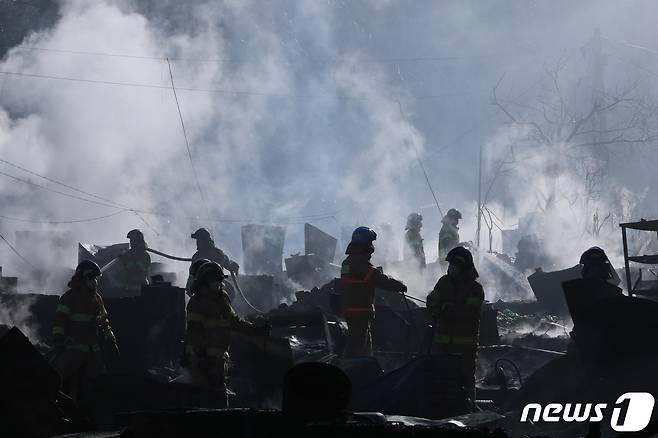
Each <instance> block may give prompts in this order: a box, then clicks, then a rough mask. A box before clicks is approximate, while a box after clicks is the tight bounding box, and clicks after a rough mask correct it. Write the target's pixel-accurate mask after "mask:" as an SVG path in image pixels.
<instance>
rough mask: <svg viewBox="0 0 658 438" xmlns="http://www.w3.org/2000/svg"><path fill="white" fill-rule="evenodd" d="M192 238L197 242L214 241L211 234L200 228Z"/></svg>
mask: <svg viewBox="0 0 658 438" xmlns="http://www.w3.org/2000/svg"><path fill="white" fill-rule="evenodd" d="M190 237H191V238H192V239H196V240H212V237H211V236H210V232H209V231H208V230H206V229H205V228H199V229H198V230H196V231H195V232H194V233H192V234H191V235H190Z"/></svg>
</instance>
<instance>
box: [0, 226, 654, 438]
mask: <svg viewBox="0 0 658 438" xmlns="http://www.w3.org/2000/svg"><path fill="white" fill-rule="evenodd" d="M252 231H253V230H252ZM257 231H258V232H259V233H260V234H259V235H261V238H263V239H265V237H267V236H269V237H267V239H265V240H268V239H270V240H271V241H272V242H273V243H272V245H270V246H268V245H260V246H257V245H255V243H254V242H251V243H249V242H247V243H244V242H243V246H245V248H247V249H246V250H245V253H246V254H249V255H250V256H251V257H253V258H254V260H249V261H247V260H245V268H247V267H248V269H245V270H246V271H247V272H246V273H242V274H239V275H237V276H235V274H234V273H232V274H233V280H234V282H232V289H231V290H227V289H221V290H226V294H227V296H230V297H231V298H230V303H231V305H232V306H233V307H232V308H235V310H236V312H237V314H236V316H235V317H236V318H238V319H239V318H240V317H239V316H237V315H242V316H243V317H244V320H242V319H240V321H243V322H240V324H244V327H247V328H249V330H244V331H236V332H235V333H232V334H231V337H230V361H226V362H225V366H226V372H225V374H224V375H223V376H224V377H225V380H224V381H223V382H222V384H223V385H225V387H226V388H227V392H226V394H227V395H226V397H227V398H226V400H223V399H222V398H221V397H218V392H217V389H216V388H214V387H212V386H207V387H203V386H199V385H197V384H195V376H194V374H193V370H192V369H191V368H190V367H189V365H188V361H189V337H188V333H187V330H189V322H190V319H191V318H192V316H191V310H190V307H189V304H188V305H187V312H186V303H187V302H189V301H190V300H191V299H190V298H189V297H188V295H189V292H190V290H189V289H188V290H186V289H184V288H180V287H177V286H175V285H174V283H173V281H175V280H176V278H175V276H174V275H173V274H169V273H167V272H166V266H164V265H158V266H157V267H156V268H157V271H156V273H155V275H153V276H151V278H150V280H149V281H148V282H146V283H145V284H141V285H140V287H139V292H138V293H135V292H134V288H128V289H126V290H125V291H124V292H122V288H121V287H119V286H118V285H121V284H124V283H125V281H126V280H125V278H122V274H121V273H120V272H114V273H113V274H110V275H108V276H107V277H106V276H105V275H103V278H104V280H103V281H104V282H107V283H106V284H107V287H108V288H109V289H111V290H113V292H112V293H111V294H109V295H105V296H103V302H104V307H105V309H106V311H107V316H108V318H109V321H111V325H112V330H113V335H114V337H115V339H116V344H117V345H118V346H119V348H120V356H119V357H116V358H113V359H112V360H110V359H108V360H107V362H106V365H107V369H106V372H104V373H100V374H99V375H97V376H94V378H93V379H90V380H87V381H84V384H83V385H81V386H80V387H79V388H78V391H77V393H76V394H75V396H74V397H73V398H72V397H71V396H70V395H69V394H66V393H65V392H64V391H63V390H62V388H63V387H62V378H61V377H60V375H59V374H58V373H57V371H56V370H55V369H54V368H53V366H52V363H53V360H54V359H55V358H56V357H55V356H56V355H57V354H61V353H58V351H60V352H61V350H57V349H51V348H50V347H53V344H52V337H51V333H52V327H53V326H56V321H55V319H54V315H55V314H56V311H59V312H61V311H62V310H61V306H62V303H61V301H60V300H59V297H58V296H57V295H46V294H22V293H17V291H16V290H15V287H14V288H9V289H7V290H4V289H3V292H2V293H0V304H1V305H2V308H3V309H9V310H11V309H14V311H15V312H18V309H21V311H22V313H24V314H25V315H27V317H26V318H24V319H22V320H21V321H20V324H19V323H18V321H17V323H16V324H15V325H16V326H15V327H7V326H1V327H0V355H1V356H2V357H3V358H7V359H8V360H5V361H3V362H2V364H0V375H1V376H2V377H3V378H4V379H3V381H5V382H6V384H5V385H4V386H3V388H4V393H3V395H5V397H3V399H2V402H1V403H2V405H1V406H0V416H1V417H2V419H3V422H4V424H6V428H5V429H3V431H4V430H7V431H10V432H13V433H12V434H10V435H11V436H39V437H40V436H53V435H56V434H64V433H86V434H87V435H84V436H94V435H93V434H94V433H98V434H99V435H97V436H125V437H139V436H212V435H211V434H209V431H212V430H215V429H217V428H219V427H220V425H221V428H222V430H227V431H231V434H234V435H236V436H245V437H251V436H254V437H255V436H281V435H283V434H286V435H288V436H296V435H299V436H301V435H304V436H306V435H308V434H309V433H315V434H320V435H322V436H355V435H357V434H358V435H359V436H361V435H363V434H372V435H373V436H375V435H376V436H389V435H390V436H393V435H395V436H407V435H408V436H424V435H425V434H427V435H428V436H429V435H431V434H432V433H436V431H438V430H440V432H441V433H442V434H444V435H445V436H452V435H455V436H473V437H489V436H491V437H493V436H506V434H509V435H510V436H516V435H519V434H530V435H542V434H543V435H551V434H564V433H566V432H565V430H561V429H558V428H557V426H555V425H552V424H547V423H543V422H540V423H520V422H519V421H518V420H519V416H520V412H521V411H522V410H523V408H524V406H525V405H527V404H528V403H549V402H551V401H554V400H561V401H568V402H573V403H595V402H599V401H609V402H610V403H614V401H615V399H616V397H618V396H619V394H622V393H625V392H629V391H634V390H636V391H645V392H646V391H654V390H655V391H658V379H656V378H654V377H652V376H654V375H655V373H654V372H653V368H652V367H653V364H655V363H656V360H658V348H657V347H656V343H655V333H657V332H658V322H656V321H657V320H656V318H655V315H656V314H658V303H656V302H655V301H652V300H649V299H647V298H640V297H637V296H633V295H631V296H629V295H626V294H624V292H623V291H622V289H620V288H619V287H618V286H617V285H618V284H620V280H619V276H618V275H617V273H616V271H614V269H612V267H611V265H610V264H609V261H607V257H605V253H603V252H602V250H600V249H594V248H593V249H591V250H588V251H586V252H585V253H584V254H583V258H582V259H581V260H580V263H579V264H578V265H576V266H574V267H573V268H569V269H566V270H561V271H553V272H544V271H542V270H541V269H537V270H536V271H535V272H533V273H532V274H530V275H529V276H527V280H526V284H523V282H522V281H521V280H520V275H521V274H520V271H518V270H515V269H516V268H515V267H514V262H513V261H512V260H506V259H505V258H504V257H500V256H497V255H493V254H482V255H481V257H480V258H479V260H480V263H481V264H482V266H483V267H484V269H487V272H488V273H491V272H494V273H497V275H498V278H496V279H495V282H496V284H497V285H498V286H497V287H499V288H501V287H502V288H505V287H507V288H510V289H513V290H515V291H517V290H518V289H519V288H521V289H525V290H526V292H527V293H530V294H532V295H533V296H532V297H531V298H527V299H523V300H516V301H514V300H513V301H504V300H498V301H496V302H492V303H490V302H484V303H482V305H481V306H480V307H478V309H479V310H478V312H479V315H478V318H479V319H478V321H479V329H478V332H477V339H476V340H475V344H474V348H477V362H476V366H475V371H474V376H473V378H474V381H475V394H474V396H473V395H471V394H470V393H469V391H468V385H469V382H468V376H466V379H465V375H464V362H463V356H462V355H460V354H452V353H446V351H437V350H436V345H435V343H436V342H437V341H436V339H437V330H436V325H437V321H436V318H435V316H434V315H435V313H433V312H434V311H435V310H434V309H435V308H436V303H430V304H429V305H428V306H427V307H426V306H424V305H422V304H423V303H424V301H425V300H424V299H425V297H426V296H427V295H428V292H429V291H408V290H406V287H405V288H404V289H402V288H401V287H400V291H398V292H395V291H392V292H391V291H386V290H383V289H380V288H378V287H374V288H373V290H374V295H373V305H372V308H368V310H369V311H372V312H373V313H374V315H376V316H375V317H374V319H373V320H372V325H371V326H370V328H369V330H370V333H369V335H368V336H369V337H370V338H369V339H371V341H370V342H371V345H370V347H369V348H371V349H372V350H371V354H368V355H355V356H354V355H353V356H350V355H347V354H345V351H346V346H347V345H348V342H350V336H352V335H351V334H350V330H351V329H353V327H352V328H350V324H353V323H354V320H353V319H350V318H353V317H352V316H351V314H350V313H349V311H350V308H346V306H345V303H344V301H343V297H344V290H345V289H344V287H345V284H346V282H345V280H344V278H345V269H346V268H345V266H343V268H342V271H341V269H340V267H339V266H337V265H334V257H335V252H336V246H337V241H336V239H333V238H330V237H331V236H326V235H324V233H323V232H322V231H320V230H318V229H315V228H313V227H310V226H308V227H306V228H305V231H306V237H307V253H306V254H304V255H296V256H293V257H291V258H289V259H286V266H287V267H288V268H289V270H290V272H287V271H283V270H282V267H283V263H281V260H283V257H282V251H283V244H282V239H283V237H282V234H281V230H278V229H267V228H266V227H258V228H257ZM248 234H249V235H253V234H251V233H248ZM264 236H265V237H264ZM131 247H132V246H131ZM131 247H126V246H120V245H115V246H111V247H106V248H100V247H95V246H92V245H81V246H80V253H81V260H90V259H91V260H94V259H95V260H97V261H99V262H100V263H99V264H104V265H105V266H107V265H112V261H113V260H114V259H116V258H117V257H121V254H123V252H122V251H126V250H128V249H129V248H131ZM349 251H350V250H349V249H348V252H349ZM601 254H603V255H601ZM597 257H598V258H597ZM602 257H605V259H603V258H602ZM277 259H278V260H279V261H280V262H279V264H277V263H276V262H275V260H277ZM592 260H594V262H592ZM599 262H600V263H599ZM204 263H206V265H205V266H209V265H208V264H207V263H212V262H204ZM597 263H598V264H597ZM487 265H488V266H489V268H486V266H487ZM592 266H594V268H592ZM601 266H604V267H605V269H607V270H604V271H601V270H599V269H600V267H601ZM426 269H431V267H430V266H429V264H428V267H427V268H426ZM236 270H237V269H236ZM277 270H278V271H277ZM376 270H377V269H376ZM108 272H111V271H108ZM203 272H204V271H203V270H201V271H199V273H198V274H195V275H197V278H196V281H199V280H198V279H199V278H202V277H203V275H204V274H203ZM377 272H379V273H380V274H381V275H383V273H382V272H383V271H382V270H377ZM372 275H375V273H373V274H372ZM381 278H384V277H381ZM386 278H388V277H386ZM388 280H391V279H390V278H389V279H388ZM388 280H386V281H388ZM223 281H224V282H226V283H227V284H230V283H229V279H228V278H224V279H223ZM10 283H11V282H10ZM13 284H14V285H15V282H14V283H13ZM189 284H190V283H189V282H188V286H189ZM347 284H349V283H347ZM387 284H395V283H394V282H392V280H391V282H389V283H387ZM306 285H308V286H309V287H305V286H306ZM505 285H506V286H505ZM197 293H198V292H197ZM527 293H526V295H524V296H527ZM512 295H514V296H516V294H512ZM77 318H81V316H78V317H77ZM260 328H263V329H262V330H261V329H260ZM265 332H266V333H267V335H266V336H263V335H262V333H265ZM439 333H440V332H439ZM28 337H29V339H28ZM366 347H367V346H366ZM101 354H105V352H103V351H101ZM471 374H473V373H471ZM227 405H228V406H230V407H231V408H227ZM36 418H38V419H39V421H35V419H36ZM587 431H588V426H587V425H583V424H581V423H578V424H574V425H572V426H570V428H569V429H568V431H567V432H568V433H572V432H573V433H583V434H584V433H587ZM89 434H91V435H89ZM79 436H82V435H79Z"/></svg>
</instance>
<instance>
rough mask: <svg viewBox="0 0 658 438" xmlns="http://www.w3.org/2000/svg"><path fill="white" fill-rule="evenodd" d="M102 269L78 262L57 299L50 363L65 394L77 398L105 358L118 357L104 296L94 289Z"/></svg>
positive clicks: (103, 366)
mask: <svg viewBox="0 0 658 438" xmlns="http://www.w3.org/2000/svg"><path fill="white" fill-rule="evenodd" d="M100 276H101V270H100V268H99V267H98V265H97V264H96V263H94V262H92V261H90V260H85V261H83V262H81V263H80V264H79V265H78V267H77V268H76V270H75V274H73V277H72V278H71V281H70V282H69V287H70V289H69V290H68V291H66V292H65V293H64V294H63V295H62V296H61V297H60V299H59V303H58V305H57V309H56V311H55V322H54V324H53V329H52V336H53V344H54V348H53V351H52V353H51V356H52V357H51V365H52V366H53V368H55V370H57V372H58V373H59V374H60V376H61V377H62V386H63V387H62V390H63V392H64V393H66V394H68V395H70V396H71V397H73V398H74V399H77V398H78V396H79V395H80V392H81V390H82V387H83V386H84V384H85V383H86V382H89V381H91V380H92V379H93V378H94V377H96V376H98V375H99V374H101V373H103V372H104V371H105V364H104V357H103V355H105V356H106V358H107V359H114V358H117V357H118V356H119V348H118V347H117V343H116V339H115V338H114V333H113V332H112V327H111V326H110V321H109V319H108V317H107V311H106V310H105V306H104V304H103V299H102V298H101V296H100V294H99V293H98V291H97V288H98V279H99V277H100Z"/></svg>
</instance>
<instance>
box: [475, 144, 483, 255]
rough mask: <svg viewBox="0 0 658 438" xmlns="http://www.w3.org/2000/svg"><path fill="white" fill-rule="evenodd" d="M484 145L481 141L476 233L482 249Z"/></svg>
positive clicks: (478, 246) (478, 243)
mask: <svg viewBox="0 0 658 438" xmlns="http://www.w3.org/2000/svg"><path fill="white" fill-rule="evenodd" d="M483 150H484V145H483V144H482V143H480V164H479V169H478V225H477V231H476V234H475V242H476V245H477V248H478V249H480V227H481V226H482V152H483Z"/></svg>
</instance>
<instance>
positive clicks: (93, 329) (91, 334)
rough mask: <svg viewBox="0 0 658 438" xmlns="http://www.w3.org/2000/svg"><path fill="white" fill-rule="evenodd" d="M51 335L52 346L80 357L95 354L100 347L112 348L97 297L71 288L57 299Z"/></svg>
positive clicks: (108, 323)
mask: <svg viewBox="0 0 658 438" xmlns="http://www.w3.org/2000/svg"><path fill="white" fill-rule="evenodd" d="M52 334H53V340H54V343H55V345H60V346H64V347H65V348H66V349H67V350H75V351H81V352H83V353H92V352H94V353H98V352H100V351H101V345H102V344H104V343H110V342H111V343H113V344H114V345H116V339H115V338H114V333H113V332H112V327H111V326H110V321H109V319H108V317H107V311H106V310H105V305H104V304H103V299H102V298H101V296H100V295H99V294H98V293H97V292H91V291H88V290H86V289H85V288H84V287H82V286H78V285H75V284H73V285H72V288H71V289H70V290H68V291H67V292H65V293H64V295H62V296H61V297H60V298H59V303H58V304H57V309H56V311H55V323H54V325H53V331H52Z"/></svg>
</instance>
